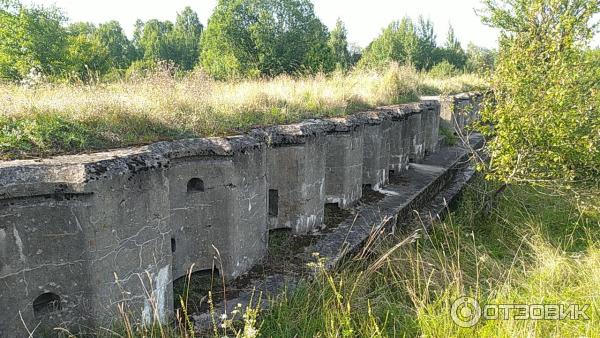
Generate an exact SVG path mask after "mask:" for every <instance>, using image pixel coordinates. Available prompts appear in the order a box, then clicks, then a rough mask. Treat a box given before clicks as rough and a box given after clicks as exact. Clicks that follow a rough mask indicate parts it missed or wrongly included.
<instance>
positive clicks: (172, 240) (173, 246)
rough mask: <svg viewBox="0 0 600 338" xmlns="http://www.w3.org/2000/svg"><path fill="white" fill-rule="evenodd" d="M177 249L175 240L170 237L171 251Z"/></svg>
mask: <svg viewBox="0 0 600 338" xmlns="http://www.w3.org/2000/svg"><path fill="white" fill-rule="evenodd" d="M175 251H177V241H176V240H175V237H171V252H175Z"/></svg>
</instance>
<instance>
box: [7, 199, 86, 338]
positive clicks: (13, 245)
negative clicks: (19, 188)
mask: <svg viewBox="0 0 600 338" xmlns="http://www.w3.org/2000/svg"><path fill="white" fill-rule="evenodd" d="M90 208H91V201H90V196H88V195H77V196H69V197H67V196H59V195H55V196H49V195H46V196H31V197H23V198H15V199H7V200H3V201H0V222H1V226H0V282H1V284H2V287H1V288H0V333H4V334H6V336H9V335H11V336H19V337H26V336H28V333H27V331H26V329H25V327H24V326H23V324H22V322H21V317H22V318H23V321H24V322H25V323H27V324H28V326H29V329H33V328H34V327H35V326H36V325H37V321H38V320H39V321H41V322H42V325H41V326H40V330H49V329H51V328H52V327H55V326H57V325H60V324H61V323H63V322H65V323H67V324H78V325H86V326H94V319H93V312H92V309H93V307H92V298H93V297H92V295H93V287H92V285H93V283H92V277H91V275H90V259H89V250H88V247H87V240H86V237H87V236H86V234H85V233H84V231H83V230H82V225H81V223H80V221H79V219H80V218H83V217H85V216H84V215H85V214H87V211H88V210H89V209H90ZM57 276H60V277H59V278H57ZM45 293H54V294H58V295H63V297H62V298H61V300H60V303H59V304H56V305H57V306H60V308H61V309H62V311H60V312H59V311H45V309H42V310H41V311H40V312H41V313H36V314H34V309H33V301H34V300H35V299H36V298H37V297H39V296H41V295H43V294H45ZM48 310H51V309H48ZM4 334H3V335H2V336H4Z"/></svg>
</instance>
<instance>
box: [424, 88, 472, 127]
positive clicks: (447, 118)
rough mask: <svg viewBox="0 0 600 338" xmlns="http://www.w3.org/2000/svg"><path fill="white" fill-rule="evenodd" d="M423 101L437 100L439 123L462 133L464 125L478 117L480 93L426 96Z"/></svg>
mask: <svg viewBox="0 0 600 338" xmlns="http://www.w3.org/2000/svg"><path fill="white" fill-rule="evenodd" d="M421 99H422V100H425V101H437V102H439V104H440V120H439V122H440V125H441V126H442V127H444V128H448V129H450V130H454V133H455V134H457V135H462V134H463V131H464V128H465V126H466V125H468V124H469V123H471V122H472V121H475V120H478V119H479V111H480V109H481V107H480V104H481V101H482V95H481V94H479V93H464V94H459V95H454V96H427V97H422V98H421Z"/></svg>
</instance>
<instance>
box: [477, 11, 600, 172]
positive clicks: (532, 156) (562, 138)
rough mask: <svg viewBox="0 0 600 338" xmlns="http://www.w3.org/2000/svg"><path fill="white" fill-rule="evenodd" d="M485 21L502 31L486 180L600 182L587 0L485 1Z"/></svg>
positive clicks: (599, 117) (597, 78)
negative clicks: (588, 51)
mask: <svg viewBox="0 0 600 338" xmlns="http://www.w3.org/2000/svg"><path fill="white" fill-rule="evenodd" d="M485 4H486V11H485V12H484V13H483V21H484V23H486V24H488V25H490V26H492V27H496V28H499V29H500V30H501V36H500V51H499V56H498V62H497V65H496V70H495V72H494V76H493V82H492V85H493V90H494V96H495V102H496V104H495V105H493V106H492V105H491V104H489V105H487V107H486V109H484V111H483V119H484V122H486V123H490V124H491V125H493V129H485V130H484V131H485V132H486V133H487V134H488V136H489V137H490V142H489V151H490V153H491V165H490V167H491V168H490V169H491V171H490V172H489V175H490V176H491V177H493V178H497V179H500V180H502V181H504V182H515V181H517V182H518V181H526V182H530V183H538V184H539V183H541V182H547V181H552V182H554V183H556V182H557V181H561V182H570V181H573V180H590V179H594V180H598V178H599V177H600V167H599V166H598V163H600V134H599V133H598V130H600V112H599V109H598V107H599V104H600V74H599V73H598V71H597V69H594V67H595V66H594V64H593V62H590V60H589V58H586V48H587V47H586V45H587V44H588V43H589V41H590V38H591V36H592V32H593V30H594V29H593V27H592V26H593V25H592V23H591V22H592V18H593V16H594V15H595V14H597V13H598V12H599V6H600V4H599V3H598V2H597V1H588V0H502V1H497V0H496V1H493V0H486V1H485Z"/></svg>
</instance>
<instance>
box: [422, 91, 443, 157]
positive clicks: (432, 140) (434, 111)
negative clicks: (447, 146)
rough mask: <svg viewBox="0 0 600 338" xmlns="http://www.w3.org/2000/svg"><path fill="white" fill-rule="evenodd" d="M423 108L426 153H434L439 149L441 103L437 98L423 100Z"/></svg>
mask: <svg viewBox="0 0 600 338" xmlns="http://www.w3.org/2000/svg"><path fill="white" fill-rule="evenodd" d="M421 106H422V109H423V113H422V128H423V133H424V142H423V145H424V147H425V154H433V153H435V152H437V151H438V149H439V128H440V107H441V106H440V103H439V101H437V100H423V101H421Z"/></svg>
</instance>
